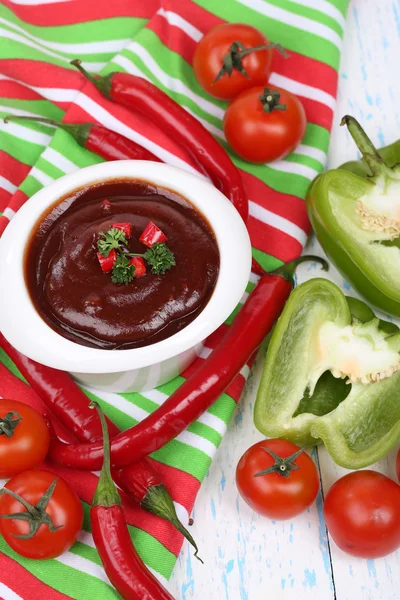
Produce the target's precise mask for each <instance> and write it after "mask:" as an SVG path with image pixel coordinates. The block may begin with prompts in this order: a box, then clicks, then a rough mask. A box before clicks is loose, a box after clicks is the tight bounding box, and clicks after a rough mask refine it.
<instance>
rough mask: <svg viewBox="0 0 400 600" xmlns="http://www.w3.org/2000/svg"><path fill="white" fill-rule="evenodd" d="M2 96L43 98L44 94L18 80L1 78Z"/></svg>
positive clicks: (0, 90) (27, 98) (0, 91)
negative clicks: (41, 94)
mask: <svg viewBox="0 0 400 600" xmlns="http://www.w3.org/2000/svg"><path fill="white" fill-rule="evenodd" d="M0 97H1V98H18V99H19V100H41V98H42V96H40V94H38V93H37V92H35V91H33V90H31V89H30V88H28V87H26V86H25V85H23V84H22V83H18V82H17V81H11V80H7V79H0Z"/></svg>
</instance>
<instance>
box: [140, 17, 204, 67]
mask: <svg viewBox="0 0 400 600" xmlns="http://www.w3.org/2000/svg"><path fill="white" fill-rule="evenodd" d="M193 22H194V21H193ZM196 26H197V24H196ZM146 27H148V29H151V31H153V32H154V33H155V34H156V35H157V36H158V37H159V38H160V40H161V41H162V43H163V44H164V46H166V47H167V48H169V49H170V50H172V51H173V52H177V53H178V54H179V55H180V56H182V58H184V59H185V60H186V62H188V63H189V64H190V65H191V64H192V60H193V54H194V50H195V48H196V42H195V41H194V40H193V38H191V37H190V36H189V35H188V34H187V33H185V32H184V31H182V29H180V28H179V27H176V26H175V25H171V24H170V23H168V21H167V19H166V18H165V17H163V16H162V15H158V14H156V15H154V17H153V18H152V19H151V20H150V21H149V22H148V24H147V26H146Z"/></svg>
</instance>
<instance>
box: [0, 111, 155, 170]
mask: <svg viewBox="0 0 400 600" xmlns="http://www.w3.org/2000/svg"><path fill="white" fill-rule="evenodd" d="M16 119H18V120H19V119H24V120H27V121H38V122H39V123H48V124H49V125H54V126H56V127H60V129H64V131H67V132H68V133H69V134H70V135H72V137H73V138H74V139H75V141H76V142H77V143H78V144H79V145H80V146H82V148H86V149H87V150H90V151H91V152H94V153H95V154H98V155H99V156H101V157H102V158H104V159H105V160H153V161H156V162H161V160H160V159H159V158H158V157H157V156H155V155H154V154H152V153H151V152H149V151H148V150H146V148H142V146H139V144H136V142H133V141H132V140H129V139H128V138H126V137H124V136H123V135H120V134H119V133H115V131H110V130H109V129H106V127H103V126H102V125H96V124H95V123H79V124H78V123H77V124H75V123H63V122H62V121H54V120H53V119H45V118H44V117H43V118H42V117H25V116H19V115H8V116H7V117H6V118H5V119H4V121H5V122H6V123H8V121H14V120H16Z"/></svg>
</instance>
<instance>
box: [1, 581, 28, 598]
mask: <svg viewBox="0 0 400 600" xmlns="http://www.w3.org/2000/svg"><path fill="white" fill-rule="evenodd" d="M0 596H1V597H2V598H4V600H24V599H23V598H21V596H18V594H16V593H15V592H14V591H13V590H12V589H10V588H9V587H8V586H6V584H5V583H2V582H1V581H0Z"/></svg>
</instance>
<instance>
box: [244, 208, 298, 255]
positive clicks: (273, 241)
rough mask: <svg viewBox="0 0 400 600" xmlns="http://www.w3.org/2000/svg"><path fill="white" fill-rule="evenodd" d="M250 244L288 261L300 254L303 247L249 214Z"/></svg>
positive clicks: (288, 236)
mask: <svg viewBox="0 0 400 600" xmlns="http://www.w3.org/2000/svg"><path fill="white" fill-rule="evenodd" d="M247 229H248V230H249V234H250V238H251V240H252V245H253V246H254V247H255V248H258V250H262V251H263V252H266V253H267V254H271V255H272V256H275V257H276V258H278V259H279V260H282V261H283V262H288V261H290V260H293V259H294V258H297V257H298V256H300V254H301V252H302V250H303V248H302V246H301V244H300V242H298V241H297V240H295V239H294V238H293V237H291V236H290V235H287V234H286V233H284V232H283V231H280V230H279V229H275V227H271V226H270V225H267V224H266V223H262V222H261V221H258V219H255V218H254V217H252V216H250V217H249V220H248V222H247Z"/></svg>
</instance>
